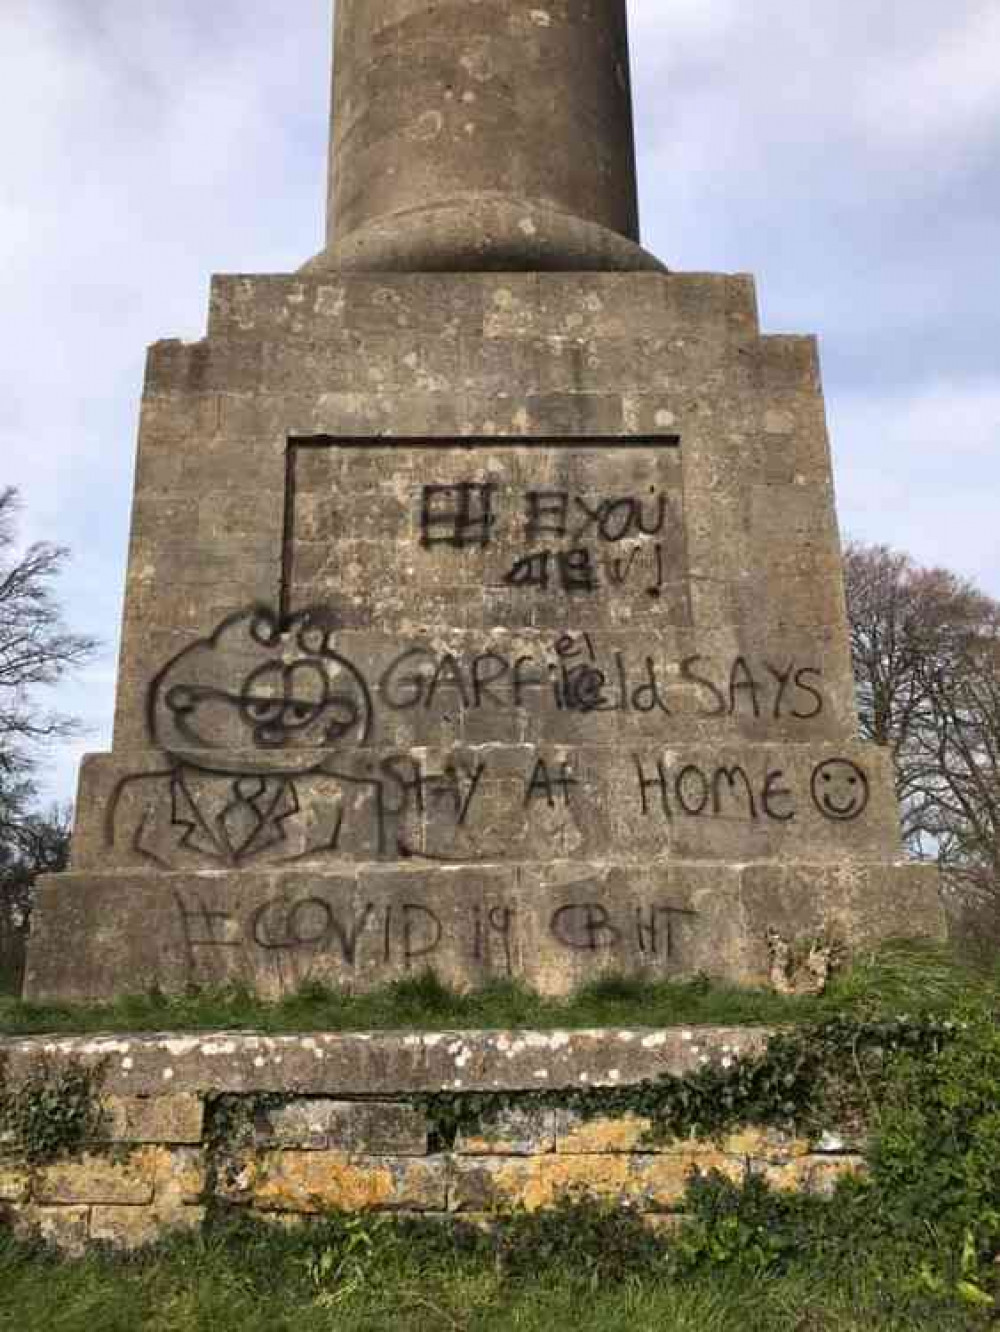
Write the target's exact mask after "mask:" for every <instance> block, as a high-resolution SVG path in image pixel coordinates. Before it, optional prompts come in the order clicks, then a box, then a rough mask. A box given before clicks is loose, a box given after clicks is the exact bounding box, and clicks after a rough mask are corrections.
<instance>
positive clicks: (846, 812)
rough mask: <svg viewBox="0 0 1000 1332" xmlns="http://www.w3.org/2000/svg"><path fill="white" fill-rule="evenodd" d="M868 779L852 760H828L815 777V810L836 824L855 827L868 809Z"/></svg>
mask: <svg viewBox="0 0 1000 1332" xmlns="http://www.w3.org/2000/svg"><path fill="white" fill-rule="evenodd" d="M870 794H871V792H870V788H869V785H868V778H867V776H866V775H865V773H863V772H862V771H861V769H860V768H859V767H858V765H857V764H856V763H852V762H851V760H850V759H827V760H826V761H825V762H824V763H821V764H820V765H819V767H818V768H817V769H816V771H815V772H814V773H813V779H812V797H813V803H814V804H815V805H816V808H817V809H818V810H819V812H820V813H821V814H822V815H823V817H824V818H826V819H832V820H833V821H834V822H835V823H852V822H853V821H854V820H855V819H859V818H860V817H861V815H862V814H863V813H864V812H865V810H866V809H867V808H868V800H869V796H870Z"/></svg>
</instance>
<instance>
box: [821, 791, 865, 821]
mask: <svg viewBox="0 0 1000 1332" xmlns="http://www.w3.org/2000/svg"><path fill="white" fill-rule="evenodd" d="M823 804H824V805H825V806H826V808H827V809H828V810H829V811H830V813H831V814H836V816H837V818H839V819H846V818H847V817H848V816H849V815H851V814H854V813H856V812H857V810H858V802H857V801H856V800H855V799H854V798H853V797H852V798H851V799H850V800H849V801H848V802H847V804H846V805H838V804H837V802H836V800H831V798H830V797H829V796H824V797H823Z"/></svg>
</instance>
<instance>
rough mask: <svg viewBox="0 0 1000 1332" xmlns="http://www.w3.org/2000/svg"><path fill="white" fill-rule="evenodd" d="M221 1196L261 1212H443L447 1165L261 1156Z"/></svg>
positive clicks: (318, 1155)
mask: <svg viewBox="0 0 1000 1332" xmlns="http://www.w3.org/2000/svg"><path fill="white" fill-rule="evenodd" d="M221 1194H222V1196H223V1197H224V1198H229V1199H230V1200H231V1201H233V1202H240V1203H248V1204H250V1205H252V1206H253V1207H254V1208H255V1209H257V1210H258V1211H262V1212H303V1213H317V1214H322V1213H324V1212H366V1211H392V1212H398V1211H413V1212H434V1211H443V1210H444V1208H445V1202H446V1197H447V1167H446V1165H445V1162H444V1161H443V1160H442V1159H441V1158H432V1159H428V1160H426V1161H419V1160H417V1159H416V1158H406V1157H399V1158H396V1159H394V1158H389V1157H368V1158H365V1157H356V1156H348V1155H346V1154H344V1153H343V1152H332V1151H272V1152H262V1153H260V1154H259V1155H258V1156H256V1157H255V1158H254V1159H253V1160H251V1161H248V1162H246V1163H245V1165H244V1166H243V1168H242V1169H237V1170H235V1171H234V1172H233V1173H232V1174H231V1175H230V1176H229V1178H228V1179H227V1180H225V1181H224V1182H223V1184H222V1188H221Z"/></svg>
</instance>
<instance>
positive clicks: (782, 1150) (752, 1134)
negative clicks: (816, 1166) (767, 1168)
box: [722, 1128, 810, 1161]
mask: <svg viewBox="0 0 1000 1332" xmlns="http://www.w3.org/2000/svg"><path fill="white" fill-rule="evenodd" d="M722 1150H723V1151H725V1152H727V1153H728V1154H729V1155H730V1156H744V1157H752V1158H754V1159H760V1160H764V1161H787V1160H795V1159H796V1158H798V1157H802V1156H808V1155H809V1151H810V1147H809V1143H808V1142H807V1140H806V1139H805V1138H793V1137H792V1136H791V1135H790V1134H787V1133H781V1132H779V1131H778V1130H777V1129H767V1128H747V1129H743V1130H742V1132H740V1133H731V1134H730V1135H729V1136H728V1137H727V1138H726V1139H725V1140H724V1142H723V1144H722Z"/></svg>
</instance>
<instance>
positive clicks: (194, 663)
mask: <svg viewBox="0 0 1000 1332" xmlns="http://www.w3.org/2000/svg"><path fill="white" fill-rule="evenodd" d="M334 642H335V634H334V631H333V630H332V629H330V628H329V626H328V624H325V623H324V621H323V618H322V616H321V615H320V614H319V613H317V612H305V613H303V614H300V615H296V616H294V617H293V618H291V619H290V620H288V621H286V622H285V623H281V622H280V621H279V620H278V617H277V616H275V615H273V614H272V613H271V612H270V611H267V610H262V609H257V610H253V611H250V612H246V613H243V614H241V615H238V616H234V617H233V618H231V619H229V620H227V621H226V622H225V623H224V624H223V625H222V626H221V627H220V628H219V630H218V631H217V632H216V633H215V634H214V635H213V636H212V637H211V638H210V639H206V640H204V641H202V642H200V643H196V644H195V645H194V646H193V647H191V648H188V649H187V650H186V651H184V652H182V653H181V654H180V656H178V657H175V658H174V660H173V661H172V662H171V663H170V665H169V666H167V668H166V669H165V670H164V671H163V672H162V673H161V674H160V676H159V677H158V678H157V680H155V681H154V683H153V686H152V688H151V690H150V731H151V734H152V737H153V739H154V740H155V742H156V743H157V744H158V745H159V746H160V748H161V749H163V750H165V751H166V752H167V753H168V754H171V755H173V756H174V757H177V758H180V759H182V760H183V761H184V762H185V763H187V764H189V765H190V766H192V767H202V768H206V769H209V770H212V771H230V770H231V771H233V772H240V773H251V772H261V773H269V774H275V775H278V774H284V775H287V776H293V775H296V774H298V773H304V772H309V771H311V770H313V769H315V768H316V767H318V766H319V765H320V764H321V763H322V762H324V761H325V760H326V758H327V757H328V756H329V751H330V750H331V749H334V748H337V747H340V748H343V747H345V746H350V745H361V744H364V743H365V742H366V741H367V740H368V739H369V737H370V735H371V731H372V724H373V711H372V700H371V695H370V692H369V690H368V686H367V684H366V683H365V680H364V678H363V676H362V675H361V673H360V672H359V671H358V670H357V668H356V667H355V666H354V665H353V664H352V663H351V662H350V661H348V660H347V658H346V657H344V656H342V655H341V654H340V653H339V652H337V651H336V648H335V646H334ZM227 755H230V756H231V757H227Z"/></svg>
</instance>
